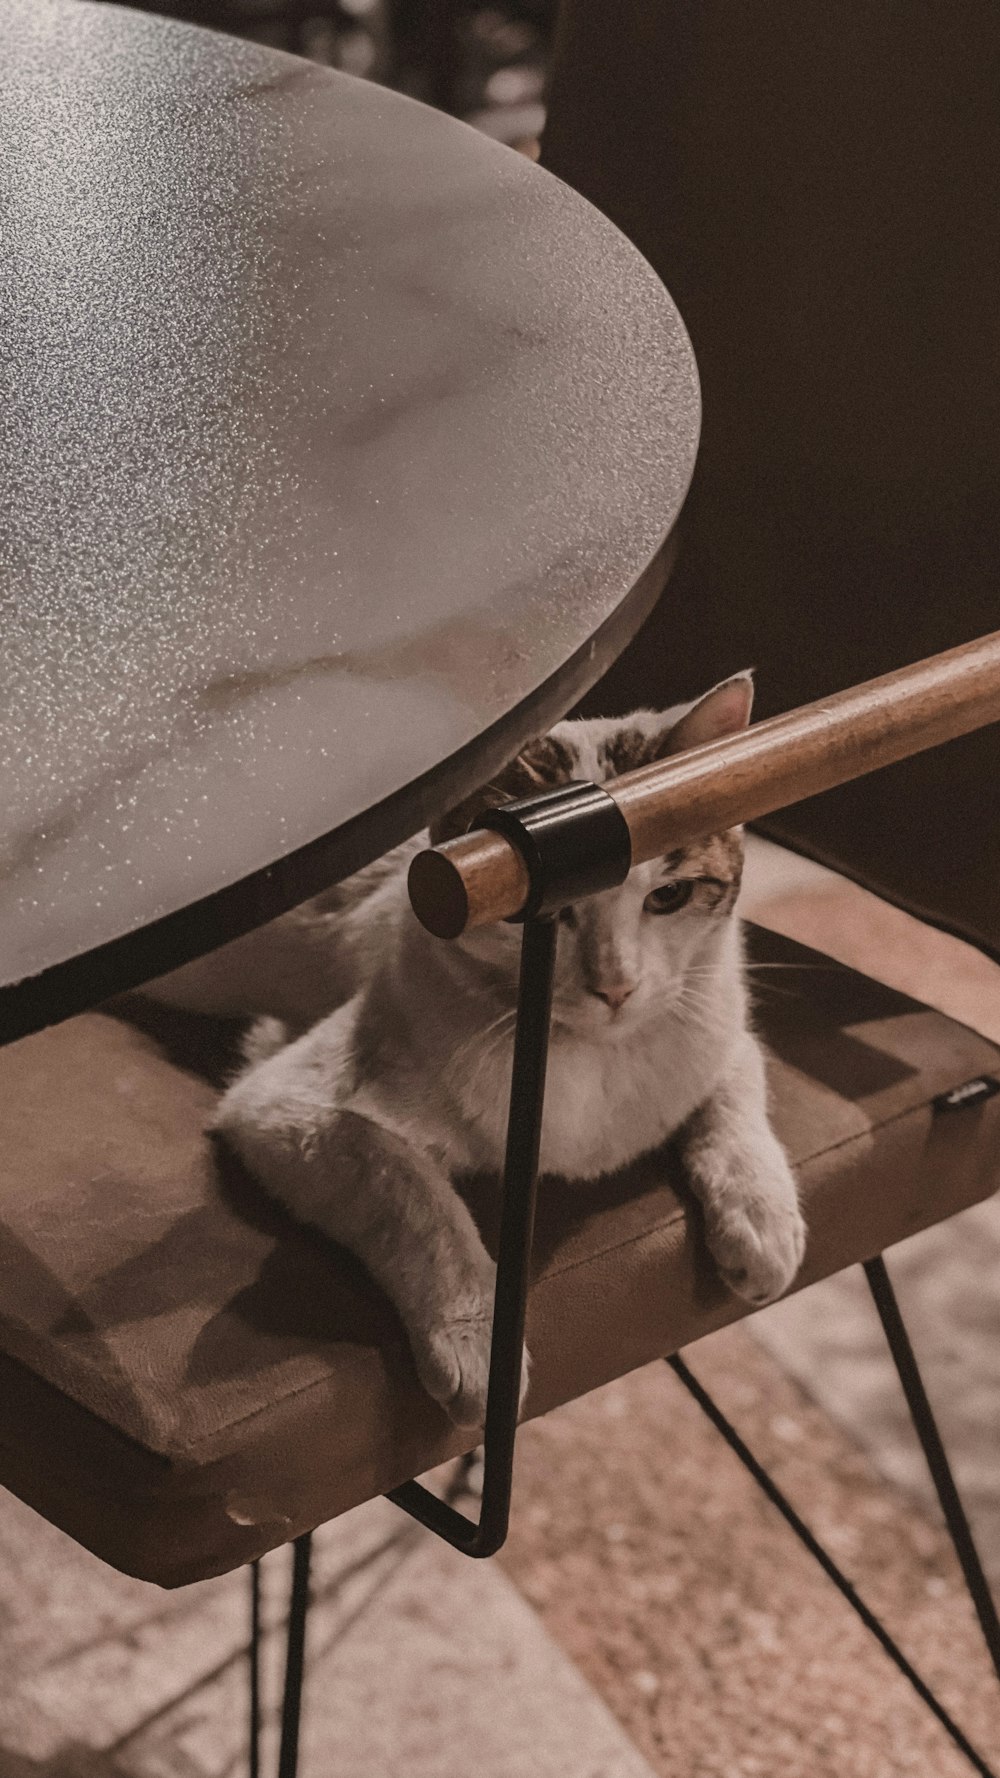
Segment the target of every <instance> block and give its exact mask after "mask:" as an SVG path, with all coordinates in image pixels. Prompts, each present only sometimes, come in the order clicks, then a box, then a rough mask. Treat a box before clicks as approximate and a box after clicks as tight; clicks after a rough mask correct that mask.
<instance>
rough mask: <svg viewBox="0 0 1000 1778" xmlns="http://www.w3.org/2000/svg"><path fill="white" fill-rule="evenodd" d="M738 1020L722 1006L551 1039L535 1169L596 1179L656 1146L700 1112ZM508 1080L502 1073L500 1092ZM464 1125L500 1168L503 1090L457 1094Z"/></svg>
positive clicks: (481, 1157) (485, 1159)
mask: <svg viewBox="0 0 1000 1778" xmlns="http://www.w3.org/2000/svg"><path fill="white" fill-rule="evenodd" d="M736 1029H737V1022H736V1021H735V1020H734V1019H733V1018H732V1016H731V1013H729V1012H728V1010H727V1009H726V1008H725V1006H724V1005H723V1004H722V1003H721V1002H720V1006H719V1008H718V1012H717V1014H716V1016H714V1017H712V1016H707V1017H705V1018H703V1019H701V1020H698V1021H691V1020H686V1021H684V1022H683V1023H681V1021H679V1020H678V1019H676V1018H675V1017H673V1016H671V1014H670V1013H669V1012H668V1013H666V1014H665V1015H664V1016H662V1017H661V1018H658V1019H657V1018H653V1019H650V1020H649V1021H647V1022H645V1023H643V1024H642V1025H639V1026H638V1027H637V1028H636V1029H635V1030H633V1031H630V1032H624V1031H623V1032H620V1033H619V1032H617V1031H609V1032H608V1034H607V1036H606V1037H605V1038H604V1039H603V1041H599V1042H595V1041H594V1039H593V1038H592V1037H588V1038H582V1037H575V1038H574V1037H570V1036H567V1035H566V1034H563V1033H560V1032H558V1031H556V1032H554V1033H553V1041H552V1044H551V1047H550V1051H549V1062H548V1070H547V1076H546V1089H545V1111H544V1117H543V1121H542V1145H541V1169H542V1171H543V1172H545V1173H554V1174H559V1175H561V1176H562V1177H564V1178H567V1179H580V1180H587V1179H594V1178H597V1177H599V1176H600V1175H601V1174H604V1173H611V1172H615V1171H617V1169H618V1168H620V1167H623V1166H627V1165H628V1164H629V1162H631V1161H633V1160H635V1159H636V1158H637V1157H638V1156H639V1155H641V1154H646V1153H648V1152H649V1151H650V1150H651V1149H655V1148H658V1147H659V1146H660V1145H661V1144H662V1143H663V1142H665V1141H666V1140H667V1138H668V1137H669V1136H671V1135H673V1133H674V1131H675V1130H677V1129H678V1128H679V1127H680V1125H681V1124H683V1123H684V1122H685V1120H686V1119H687V1118H689V1117H690V1116H691V1114H692V1112H693V1111H695V1110H696V1109H697V1107H698V1106H699V1105H701V1104H702V1103H703V1102H704V1100H705V1099H706V1098H707V1097H708V1095H709V1093H710V1092H711V1091H712V1089H713V1087H714V1086H715V1084H716V1082H717V1081H718V1079H719V1077H720V1075H721V1073H722V1071H723V1069H724V1067H725V1064H726V1061H727V1059H728V1056H729V1053H730V1048H731V1044H732V1041H733V1038H734V1037H735V1034H736ZM508 1079H509V1074H508V1071H507V1070H506V1069H505V1070H504V1071H503V1077H502V1083H501V1084H502V1085H505V1084H506V1081H507V1080H508ZM459 1096H460V1097H461V1098H462V1100H463V1101H464V1102H463V1104H462V1112H463V1114H464V1115H463V1121H464V1122H465V1125H466V1128H467V1130H468V1131H469V1133H470V1135H471V1136H472V1139H473V1142H474V1144H475V1147H476V1149H477V1150H478V1154H477V1159H478V1161H479V1163H480V1164H481V1165H484V1166H489V1167H491V1168H494V1169H498V1168H499V1167H500V1166H501V1165H502V1158H503V1150H504V1143H505V1139H506V1127H507V1102H506V1094H505V1092H504V1091H499V1092H498V1093H496V1094H495V1095H493V1096H491V1098H490V1101H489V1102H488V1103H484V1102H483V1099H482V1096H481V1095H476V1094H473V1093H469V1094H467V1095H466V1094H463V1093H461V1089H460V1095H459Z"/></svg>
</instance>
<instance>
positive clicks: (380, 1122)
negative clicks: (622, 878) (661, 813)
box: [214, 674, 805, 1427]
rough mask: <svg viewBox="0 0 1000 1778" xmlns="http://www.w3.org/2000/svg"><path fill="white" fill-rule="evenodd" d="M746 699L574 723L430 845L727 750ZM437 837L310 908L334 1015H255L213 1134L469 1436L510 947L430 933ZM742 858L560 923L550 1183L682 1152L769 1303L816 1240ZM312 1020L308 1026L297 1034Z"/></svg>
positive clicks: (450, 821)
mask: <svg viewBox="0 0 1000 1778" xmlns="http://www.w3.org/2000/svg"><path fill="white" fill-rule="evenodd" d="M752 697H753V686H752V680H751V678H750V676H749V674H746V675H738V676H736V677H735V678H732V679H729V680H726V681H724V682H723V683H722V684H721V685H718V686H716V687H714V688H713V689H712V690H711V691H709V692H708V693H706V694H705V696H703V697H702V698H700V699H698V700H697V701H696V702H694V703H692V704H685V705H680V706H677V707H676V708H674V709H671V710H668V711H666V712H665V713H663V714H656V713H653V712H650V711H639V712H637V713H636V714H634V715H632V716H629V717H626V718H622V719H617V720H596V721H595V720H581V721H566V722H561V723H559V724H558V725H557V726H556V727H555V728H553V729H552V731H551V732H550V733H549V734H548V735H546V736H543V737H542V738H540V739H539V740H537V741H535V742H532V743H531V744H529V745H528V746H527V747H526V748H525V749H524V751H523V752H522V753H521V754H520V755H519V756H518V758H517V759H516V760H514V761H513V763H512V764H511V765H510V766H509V767H507V768H506V769H505V770H504V771H503V772H501V773H500V774H499V775H498V776H497V777H496V778H495V779H494V780H493V781H492V782H491V783H490V784H488V785H486V786H485V787H484V788H483V789H482V790H481V791H479V792H478V793H477V794H476V795H474V796H472V797H470V798H468V799H467V801H466V802H465V803H463V804H462V805H461V806H460V807H459V808H457V809H455V810H452V811H451V812H450V814H449V815H448V816H446V817H445V818H444V819H443V820H442V821H441V822H439V823H437V824H436V826H435V827H434V828H432V830H431V838H432V839H433V840H434V841H436V842H437V841H440V840H442V839H444V838H446V837H449V836H450V835H453V834H457V833H460V832H463V831H465V829H466V828H467V827H468V825H469V823H470V821H471V820H472V819H473V817H474V816H475V814H476V813H477V812H479V811H480V810H481V809H483V808H484V807H486V806H496V804H498V803H500V802H502V801H504V800H505V799H507V798H509V797H513V796H523V795H526V794H530V793H531V792H532V791H534V790H538V789H540V788H542V787H543V786H547V785H550V784H553V783H560V782H564V781H566V780H567V779H570V778H585V779H591V780H594V781H596V782H604V781H606V780H607V779H609V778H611V777H615V776H617V775H618V774H619V773H621V772H623V771H627V770H631V769H632V768H634V767H636V766H639V765H642V764H644V763H647V762H649V761H651V760H654V759H660V758H663V757H665V756H667V755H670V754H673V753H677V752H679V751H683V750H684V749H686V748H689V747H694V746H698V745H699V744H700V743H702V742H705V741H708V740H713V739H715V738H717V737H719V736H721V735H725V734H731V733H735V732H736V731H738V730H740V729H742V728H744V727H745V726H746V724H747V723H748V722H749V719H750V709H751V703H752ZM426 840H427V836H417V838H416V839H415V840H413V841H411V842H409V843H408V844H407V845H405V846H403V847H400V848H397V849H396V851H395V852H393V853H390V854H389V855H388V857H387V858H386V859H383V860H380V861H379V863H378V864H377V865H375V866H372V867H369V869H368V870H367V871H362V872H360V873H359V874H358V875H357V876H356V877H355V878H352V879H350V881H349V883H347V884H343V885H341V886H340V888H339V890H337V891H331V894H330V896H329V897H327V898H320V901H319V903H317V904H314V914H313V919H314V922H319V923H320V926H321V928H322V931H323V934H324V938H323V941H322V942H323V946H324V947H325V948H326V949H327V950H331V948H332V952H331V956H330V957H329V958H328V960H327V978H326V979H327V980H330V979H336V981H337V982H338V984H339V991H340V994H341V997H342V1003H341V1004H340V1005H338V1006H337V1007H336V1010H334V1011H332V1012H329V1013H328V1014H327V1016H325V1017H322V1018H320V1019H319V1021H318V1022H317V1023H315V1024H313V1023H311V1017H312V1014H313V1013H314V1011H315V1005H314V1004H311V1005H310V1006H309V1007H308V1008H307V1009H306V1013H305V1016H304V1017H302V1018H300V1019H298V1020H295V1019H293V1020H292V1021H291V1028H290V1026H289V1024H288V1023H282V1022H280V1021H279V1020H276V1019H275V1018H273V1017H271V1018H265V1019H263V1020H260V1021H259V1022H258V1023H257V1024H256V1026H255V1027H254V1028H253V1030H252V1032H251V1033H250V1037H249V1041H248V1047H247V1052H246V1053H247V1066H246V1068H245V1070H244V1071H243V1072H242V1073H241V1074H240V1075H239V1076H238V1077H237V1078H236V1079H235V1080H234V1081H233V1083H232V1084H231V1086H230V1087H229V1089H228V1091H227V1092H226V1093H225V1095H224V1097H223V1098H222V1100H221V1102H220V1104H219V1106H218V1110H217V1113H216V1116H215V1119H214V1127H215V1129H216V1131H217V1132H218V1133H219V1134H220V1136H221V1137H222V1139H223V1140H224V1141H225V1142H226V1143H228V1144H229V1145H230V1146H231V1147H232V1148H233V1149H234V1150H235V1151H236V1152H237V1153H238V1154H239V1156H240V1157H241V1159H242V1160H243V1162H244V1163H245V1164H246V1166H247V1167H248V1168H249V1169H250V1170H251V1172H252V1173H253V1174H255V1175H256V1177H257V1178H258V1180H259V1181H260V1182H261V1184H262V1185H263V1186H264V1187H265V1188H266V1189H267V1190H268V1191H269V1192H270V1193H271V1194H272V1195H273V1196H274V1197H275V1198H277V1199H279V1200H280V1201H281V1203H283V1204H284V1205H285V1206H286V1207H287V1208H288V1209H289V1210H290V1211H291V1212H292V1213H293V1214H294V1215H295V1216H296V1217H297V1218H299V1219H300V1220H302V1221H305V1222H308V1223H311V1224H313V1225H315V1226H316V1227H317V1228H319V1229H321V1230H322V1231H324V1232H325V1233H326V1234H327V1235H330V1236H332V1237H333V1238H334V1239H335V1240H337V1241H339V1242H341V1243H342V1244H343V1245H344V1246H346V1247H348V1248H349V1249H351V1250H352V1251H353V1252H354V1253H355V1254H356V1255H357V1256H358V1257H359V1258H360V1259H361V1260H362V1261H363V1262H364V1264H365V1265H366V1267H367V1269H368V1271H369V1272H370V1274H371V1275H372V1277H374V1278H375V1279H376V1281H377V1282H378V1283H379V1284H380V1285H381V1287H382V1289H383V1290H384V1291H385V1292H386V1294H387V1295H388V1296H389V1297H390V1298H391V1300H392V1301H393V1303H394V1304H395V1306H396V1309H397V1310H398V1312H399V1315H400V1317H401V1320H402V1322H403V1325H404V1327H405V1329H406V1332H407V1335H408V1338H409V1342H410V1346H411V1350H412V1353H413V1358H414V1362H415V1365H416V1369H417V1373H418V1376H419V1378H420V1381H421V1383H422V1384H423V1386H424V1388H425V1389H426V1390H427V1391H428V1393H429V1394H430V1395H431V1396H433V1398H434V1399H435V1400H436V1401H438V1402H440V1403H441V1405H442V1406H443V1407H444V1408H445V1409H446V1411H447V1413H448V1414H449V1415H450V1416H451V1418H452V1419H453V1420H454V1421H455V1422H456V1423H457V1424H459V1425H461V1426H472V1427H478V1426H481V1425H482V1423H483V1419H484V1415H485V1408H486V1385H487V1378H488V1373H489V1352H490V1328H491V1318H492V1306H493V1284H494V1266H493V1263H492V1261H491V1260H490V1258H489V1256H488V1254H487V1252H486V1249H485V1247H484V1246H483V1243H482V1241H481V1239H480V1236H479V1233H478V1231H477V1229H476V1226H475V1224H474V1222H473V1220H472V1217H471V1215H470V1213H469V1211H468V1209H467V1208H466V1206H465V1204H464V1203H463V1201H462V1199H461V1197H460V1196H459V1195H458V1193H457V1192H456V1191H455V1189H454V1186H453V1181H454V1180H455V1179H456V1178H457V1177H460V1176H461V1175H463V1174H469V1173H477V1174H481V1173H483V1172H489V1173H493V1174H499V1172H500V1170H501V1167H502V1160H503V1151H504V1141H505V1134H506V1118H507V1095H508V1091H509V1080H510V1061H511V1055H512V1040H513V1027H514V1016H515V1015H514V1004H515V992H516V979H517V967H518V957H519V948H520V935H519V929H518V928H517V927H512V926H509V925H504V924H499V925H495V926H489V927H483V928H480V929H478V930H473V931H470V932H468V933H467V934H465V935H464V936H463V937H462V938H460V939H458V940H456V941H453V942H446V941H442V940H440V939H436V938H433V937H431V935H430V934H429V933H427V932H426V931H425V930H424V929H423V927H422V926H421V925H420V923H419V922H418V921H417V919H416V917H415V915H414V914H413V913H412V911H411V909H410V906H409V902H408V898H407V892H406V867H407V863H408V860H409V858H410V857H411V856H412V855H413V852H414V851H415V850H416V849H418V848H419V846H420V845H422V844H426ZM742 855H743V849H742V834H741V830H739V829H733V830H731V831H729V832H726V833H721V834H714V835H712V836H710V837H708V838H706V839H704V840H701V841H699V842H697V843H696V844H692V845H687V846H683V847H679V848H677V849H676V850H675V851H672V852H669V853H668V854H667V856H666V857H664V858H659V859H657V860H655V861H654V862H652V863H648V864H641V865H638V866H637V867H636V868H635V869H633V871H632V872H631V874H630V876H629V877H628V879H627V881H626V882H625V883H623V884H622V885H621V886H620V887H619V888H615V889H609V890H606V891H604V892H603V893H601V894H598V895H594V896H591V897H589V898H587V899H586V900H583V901H579V902H577V903H576V904H575V906H573V907H571V908H566V909H564V910H563V912H562V914H561V916H560V931H559V935H558V947H557V959H556V975H555V988H554V996H553V1011H552V1035H551V1043H550V1051H549V1063H548V1080H547V1088H546V1099H545V1112H544V1119H543V1125H542V1143H541V1169H542V1173H543V1175H550V1176H554V1177H555V1178H557V1179H559V1180H562V1181H574V1180H576V1181H588V1180H594V1179H596V1178H599V1177H600V1176H601V1175H602V1174H606V1173H611V1172H614V1171H617V1170H618V1169H619V1168H621V1167H623V1166H625V1165H627V1164H628V1163H629V1162H630V1161H632V1160H635V1159H636V1158H637V1157H638V1156H639V1155H641V1154H644V1153H647V1152H649V1151H652V1150H654V1149H656V1148H658V1147H659V1146H660V1145H661V1144H663V1143H664V1142H665V1141H666V1140H667V1139H668V1138H671V1137H676V1138H677V1140H678V1142H679V1144H680V1148H681V1153H682V1156H683V1160H684V1164H685V1168H686V1172H687V1177H688V1179H689V1181H690V1184H691V1187H692V1188H693V1190H694V1192H695V1194H696V1195H697V1197H698V1198H699V1199H700V1201H701V1204H702V1206H703V1209H704V1223H705V1234H706V1239H707V1242H708V1246H709V1249H710V1251H711V1253H712V1256H713V1258H714V1260H715V1263H716V1265H717V1267H718V1269H719V1271H720V1273H721V1275H722V1278H723V1279H724V1281H725V1282H726V1284H727V1285H728V1286H729V1287H730V1288H731V1289H732V1290H733V1291H735V1292H737V1293H739V1294H740V1295H741V1296H743V1297H745V1298H746V1299H748V1300H749V1301H750V1302H752V1303H754V1304H761V1303H765V1302H768V1301H770V1300H771V1299H772V1298H774V1297H776V1296H778V1295H780V1294H781V1293H782V1292H783V1291H784V1290H785V1289H786V1288H787V1287H788V1285H789V1284H790V1283H791V1281H792V1279H793V1277H794V1275H795V1273H796V1271H797V1269H798V1267H799V1264H800V1261H801V1258H802V1253H803V1248H804V1239H805V1230H804V1224H803V1220H802V1216H801V1213H800V1210H799V1205H798V1199H797V1195H796V1188H795V1181H794V1178H793V1176H792V1172H791V1169H790V1167H789V1165H788V1161H787V1159H786V1157H785V1154H784V1152H783V1150H782V1148H781V1146H780V1144H779V1142H778V1141H777V1138H776V1137H775V1136H774V1134H773V1132H772V1130H771V1128H770V1125H769V1123H768V1117H767V1106H766V1092H765V1082H764V1065H763V1058H762V1055H761V1051H760V1049H759V1046H758V1043H757V1040H756V1038H755V1036H754V1035H753V1031H752V1029H751V1026H750V1023H749V1014H748V999H747V991H746V986H745V982H744V975H743V966H742V958H741V943H740V932H739V925H738V922H737V921H736V920H735V919H734V917H733V909H734V904H735V902H736V898H737V894H738V891H739V884H740V874H741V867H742ZM307 918H308V916H307V915H305V914H304V913H303V914H300V915H299V919H300V921H302V920H303V919H307ZM314 937H315V934H314ZM305 973H306V974H308V971H307V972H305ZM286 1010H287V1008H286ZM296 1024H298V1025H299V1026H300V1027H308V1028H306V1029H302V1030H301V1034H300V1035H298V1036H296V1035H294V1028H295V1025H296ZM543 1189H544V1187H543ZM552 1189H559V1188H558V1187H556V1186H553V1187H552ZM524 1375H525V1378H526V1376H527V1357H526V1358H525V1372H524Z"/></svg>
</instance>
